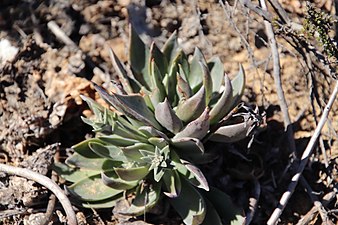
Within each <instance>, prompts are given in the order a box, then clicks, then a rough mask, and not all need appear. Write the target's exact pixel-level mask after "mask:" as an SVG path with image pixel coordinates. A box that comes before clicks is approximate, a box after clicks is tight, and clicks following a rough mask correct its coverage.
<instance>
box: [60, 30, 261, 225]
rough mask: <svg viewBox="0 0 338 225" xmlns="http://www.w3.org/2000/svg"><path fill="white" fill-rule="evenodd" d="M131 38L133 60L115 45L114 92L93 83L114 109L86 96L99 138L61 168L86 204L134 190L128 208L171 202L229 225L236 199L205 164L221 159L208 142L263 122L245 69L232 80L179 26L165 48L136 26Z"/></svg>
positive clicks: (107, 203) (138, 210) (109, 203)
mask: <svg viewBox="0 0 338 225" xmlns="http://www.w3.org/2000/svg"><path fill="white" fill-rule="evenodd" d="M130 40H131V41H130V49H129V50H130V51H129V67H127V66H126V65H124V64H123V63H121V61H120V60H119V59H118V58H117V56H116V55H115V53H114V52H113V51H112V50H111V51H110V55H111V58H112V63H113V66H114V68H115V70H116V71H117V74H118V80H116V81H114V82H113V85H114V90H113V92H111V93H108V92H107V91H106V90H105V89H103V88H102V87H100V86H98V85H96V84H94V87H95V89H96V90H97V92H98V93H99V94H100V95H101V97H102V98H103V99H104V100H105V101H106V102H107V103H108V104H109V108H106V107H103V106H102V105H100V104H98V103H97V102H95V101H94V100H92V99H91V98H88V97H86V96H82V98H83V99H84V100H85V101H86V102H87V103H88V105H89V107H90V108H91V110H92V112H93V113H94V114H95V118H94V119H88V118H82V119H83V121H84V122H85V123H87V124H89V125H90V126H92V127H93V130H94V132H95V133H96V136H95V137H94V138H90V139H88V140H85V141H83V142H81V143H79V144H77V145H75V146H74V147H73V149H74V151H75V152H74V154H73V155H71V156H70V157H68V158H67V160H66V162H65V164H61V163H58V164H55V170H56V171H58V172H59V174H60V175H61V176H62V177H63V178H65V179H66V180H67V181H70V182H72V183H73V184H72V185H70V186H69V187H68V190H69V192H70V193H71V194H72V195H74V196H77V197H78V198H79V199H80V200H81V201H82V205H83V206H85V207H93V208H107V207H113V206H114V205H115V204H116V202H117V200H119V199H123V198H125V196H126V193H132V194H133V196H134V199H133V200H132V202H131V205H130V207H129V209H128V210H126V211H124V212H120V213H124V214H128V215H135V216H137V215H141V214H144V213H145V212H148V211H149V210H150V209H151V208H152V207H154V206H155V205H156V204H157V203H158V202H159V201H160V200H168V201H169V203H170V204H171V205H172V207H173V208H174V209H175V210H176V211H177V212H178V214H179V215H180V216H181V217H182V219H183V221H184V223H185V224H202V223H204V224H222V220H224V219H225V220H226V219H229V218H228V215H229V212H234V211H231V210H234V206H233V205H232V204H231V201H230V199H229V197H228V196H227V195H226V194H225V193H223V192H221V191H219V190H217V189H216V188H214V187H209V185H208V182H207V179H206V177H205V176H204V174H203V173H202V171H201V170H200V168H199V167H198V165H200V164H203V163H208V162H211V161H212V160H214V159H215V158H216V157H217V152H215V151H213V149H206V148H205V146H206V144H207V143H210V142H225V143H229V142H234V141H238V140H240V139H243V138H245V137H246V136H248V135H249V134H250V133H251V132H252V131H253V129H254V128H255V127H257V126H258V125H259V124H260V118H259V116H257V112H253V111H252V110H249V109H248V108H247V107H242V106H241V105H240V106H238V104H239V102H240V100H241V96H242V94H243V90H244V85H245V76H244V71H243V68H242V67H240V70H239V72H238V74H237V76H236V77H235V78H234V79H233V80H230V79H229V77H228V76H227V75H226V74H225V72H224V68H223V64H222V63H221V61H220V59H219V58H214V59H212V60H211V61H209V62H207V61H206V60H205V58H204V56H203V54H202V52H201V51H200V50H199V49H198V48H196V49H195V52H194V54H193V56H192V58H191V60H188V56H187V55H186V54H185V53H184V52H183V51H182V49H180V48H179V46H178V41H177V35H176V33H173V34H172V35H171V37H170V38H169V39H168V41H167V42H166V43H165V44H164V46H163V48H162V49H161V50H160V49H159V48H158V47H157V46H156V45H155V44H154V43H153V44H152V45H151V46H150V48H148V47H147V46H146V45H145V44H144V42H143V41H142V40H141V39H140V37H139V36H138V35H137V33H136V32H135V31H134V30H133V28H132V27H131V28H130ZM239 108H242V112H241V113H238V109H239ZM234 118H235V119H234Z"/></svg>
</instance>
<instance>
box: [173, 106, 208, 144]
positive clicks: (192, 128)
mask: <svg viewBox="0 0 338 225" xmlns="http://www.w3.org/2000/svg"><path fill="white" fill-rule="evenodd" d="M208 131H209V108H206V109H205V110H204V112H203V113H202V114H201V115H200V117H198V118H197V119H195V120H193V121H191V122H190V123H188V125H187V126H186V127H185V128H184V129H183V130H182V131H180V132H179V133H177V134H176V135H175V136H174V138H173V140H175V139H180V138H184V137H190V138H197V139H200V140H201V139H202V138H203V137H204V136H205V135H206V134H207V133H208Z"/></svg>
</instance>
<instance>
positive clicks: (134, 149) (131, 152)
mask: <svg viewBox="0 0 338 225" xmlns="http://www.w3.org/2000/svg"><path fill="white" fill-rule="evenodd" d="M154 149H155V148H154V146H153V145H150V144H146V143H136V144H134V145H131V146H128V147H123V148H121V150H122V151H123V154H124V155H125V156H126V157H127V158H128V159H129V160H134V161H136V162H143V160H142V157H143V155H142V154H141V153H140V150H147V151H155V150H154Z"/></svg>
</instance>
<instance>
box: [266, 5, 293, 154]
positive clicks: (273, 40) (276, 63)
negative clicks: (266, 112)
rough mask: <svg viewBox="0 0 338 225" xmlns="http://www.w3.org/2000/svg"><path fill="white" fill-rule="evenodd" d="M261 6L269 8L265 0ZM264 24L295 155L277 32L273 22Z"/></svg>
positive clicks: (290, 142) (289, 140) (282, 108)
mask: <svg viewBox="0 0 338 225" xmlns="http://www.w3.org/2000/svg"><path fill="white" fill-rule="evenodd" d="M260 3H261V6H262V9H263V10H267V7H266V3H265V0H260ZM264 25H265V28H266V33H267V36H268V38H269V43H270V47H271V52H272V59H273V77H274V81H275V86H276V89H277V95H278V100H279V105H280V107H281V111H282V113H283V119H284V126H285V130H286V132H287V136H288V142H289V147H290V150H291V152H292V153H293V155H295V152H296V144H295V140H294V138H293V129H292V125H291V119H290V115H289V109H288V104H287V103H286V98H285V95H284V91H283V88H282V79H281V76H280V70H281V68H280V59H279V53H278V46H277V42H276V38H275V34H274V32H273V27H272V24H271V23H270V22H268V21H266V20H265V21H264Z"/></svg>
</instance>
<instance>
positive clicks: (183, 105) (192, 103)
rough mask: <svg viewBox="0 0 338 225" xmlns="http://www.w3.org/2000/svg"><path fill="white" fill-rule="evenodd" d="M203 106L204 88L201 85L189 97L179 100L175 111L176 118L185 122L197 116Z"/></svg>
mask: <svg viewBox="0 0 338 225" xmlns="http://www.w3.org/2000/svg"><path fill="white" fill-rule="evenodd" d="M205 107H206V105H205V89H204V87H203V86H202V87H201V88H200V90H199V91H198V92H197V93H196V94H194V95H193V96H191V97H190V98H189V99H187V100H185V101H181V102H179V104H178V106H177V108H176V110H175V111H176V115H177V116H178V118H180V119H181V120H182V121H184V122H186V123H187V122H190V121H192V120H194V119H196V118H198V117H199V116H200V115H201V114H202V112H203V111H204V109H205Z"/></svg>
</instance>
